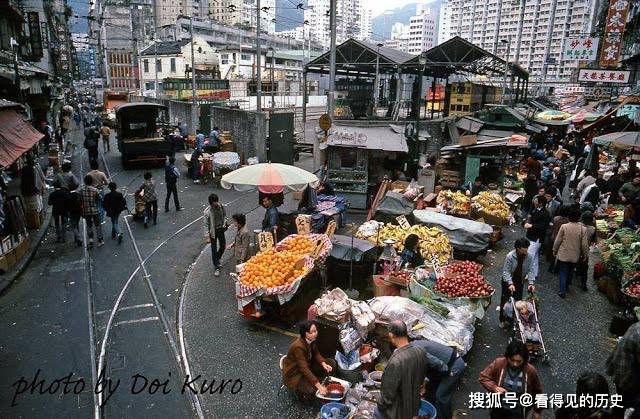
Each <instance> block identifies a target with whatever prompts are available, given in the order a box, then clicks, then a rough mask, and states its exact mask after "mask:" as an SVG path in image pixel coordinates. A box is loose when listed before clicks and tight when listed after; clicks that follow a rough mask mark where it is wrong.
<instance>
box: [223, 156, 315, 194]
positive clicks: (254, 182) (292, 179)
mask: <svg viewBox="0 0 640 419" xmlns="http://www.w3.org/2000/svg"><path fill="white" fill-rule="evenodd" d="M319 183H320V181H319V180H318V177H317V176H316V175H314V174H313V173H309V172H307V171H306V170H304V169H300V168H299V167H296V166H291V165H288V164H281V163H259V164H253V165H251V166H245V167H241V168H240V169H237V170H234V171H233V172H231V173H227V174H226V175H224V176H222V179H221V180H220V185H221V186H222V187H223V188H225V189H231V188H235V189H236V190H239V191H249V190H252V189H255V188H257V189H258V190H259V191H260V192H262V193H267V194H274V193H280V192H282V191H283V190H284V188H285V187H287V188H289V189H293V190H294V191H302V190H304V188H306V187H307V185H310V186H311V187H313V188H315V187H317V186H318V184H319Z"/></svg>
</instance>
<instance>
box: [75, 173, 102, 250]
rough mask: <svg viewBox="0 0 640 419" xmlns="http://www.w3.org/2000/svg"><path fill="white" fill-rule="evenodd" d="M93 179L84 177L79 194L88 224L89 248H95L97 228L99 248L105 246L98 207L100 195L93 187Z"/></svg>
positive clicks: (87, 176)
mask: <svg viewBox="0 0 640 419" xmlns="http://www.w3.org/2000/svg"><path fill="white" fill-rule="evenodd" d="M92 184H93V178H92V177H91V176H89V175H86V176H85V177H84V186H82V187H81V188H80V189H79V190H78V193H79V194H80V203H81V205H82V217H83V218H84V219H85V220H86V222H87V232H88V236H89V247H93V229H94V227H95V229H96V234H97V236H98V247H100V246H102V245H103V244H104V239H103V237H102V224H101V223H100V215H99V211H98V206H99V205H100V200H101V199H100V193H99V192H98V190H97V189H96V188H94V187H93V186H92Z"/></svg>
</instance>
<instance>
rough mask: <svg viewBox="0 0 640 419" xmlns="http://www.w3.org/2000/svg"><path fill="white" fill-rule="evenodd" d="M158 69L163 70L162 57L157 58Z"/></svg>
mask: <svg viewBox="0 0 640 419" xmlns="http://www.w3.org/2000/svg"><path fill="white" fill-rule="evenodd" d="M156 71H157V72H161V71H162V60H161V59H160V58H158V59H157V60H156Z"/></svg>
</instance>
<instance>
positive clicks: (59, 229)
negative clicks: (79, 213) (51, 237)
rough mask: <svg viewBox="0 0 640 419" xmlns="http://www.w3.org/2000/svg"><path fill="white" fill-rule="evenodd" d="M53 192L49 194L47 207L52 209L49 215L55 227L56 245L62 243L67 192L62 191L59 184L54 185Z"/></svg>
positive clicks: (63, 240) (63, 239)
mask: <svg viewBox="0 0 640 419" xmlns="http://www.w3.org/2000/svg"><path fill="white" fill-rule="evenodd" d="M54 188H55V189H54V190H53V192H51V193H50V194H49V202H48V203H49V205H51V207H52V211H51V214H52V216H53V221H54V223H55V225H56V243H64V242H65V241H66V239H65V231H64V230H65V228H64V225H65V222H66V218H67V205H66V204H67V191H65V190H64V189H62V187H61V186H60V184H59V183H54Z"/></svg>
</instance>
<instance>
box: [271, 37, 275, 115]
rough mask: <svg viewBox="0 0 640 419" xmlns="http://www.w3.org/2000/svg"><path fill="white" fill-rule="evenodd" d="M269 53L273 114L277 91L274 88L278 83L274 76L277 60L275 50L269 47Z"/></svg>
mask: <svg viewBox="0 0 640 419" xmlns="http://www.w3.org/2000/svg"><path fill="white" fill-rule="evenodd" d="M269 52H270V53H271V112H273V111H274V110H275V108H276V97H275V94H276V92H275V89H274V88H273V87H274V86H273V85H274V84H275V82H276V78H275V74H274V70H275V68H274V65H275V61H276V58H275V56H274V50H273V48H271V47H269Z"/></svg>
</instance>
